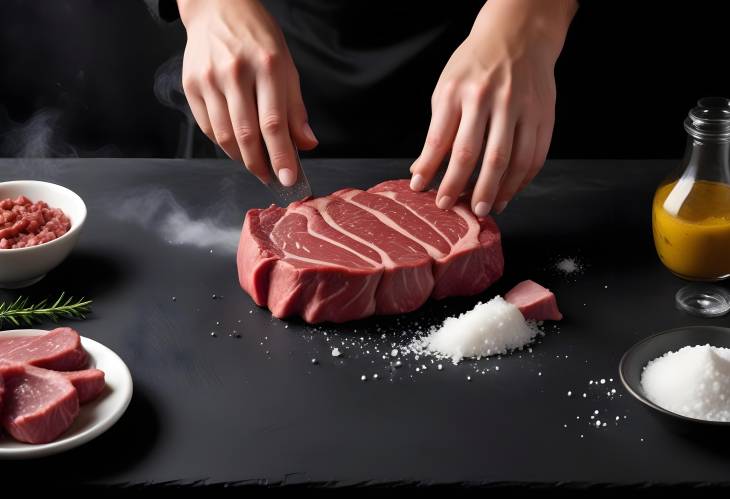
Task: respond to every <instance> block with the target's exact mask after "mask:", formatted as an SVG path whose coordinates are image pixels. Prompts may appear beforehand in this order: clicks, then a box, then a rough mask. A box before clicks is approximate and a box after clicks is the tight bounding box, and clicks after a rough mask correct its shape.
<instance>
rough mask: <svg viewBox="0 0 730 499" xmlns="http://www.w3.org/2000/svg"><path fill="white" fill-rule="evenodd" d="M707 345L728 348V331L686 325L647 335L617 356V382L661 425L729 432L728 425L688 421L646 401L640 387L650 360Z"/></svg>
mask: <svg viewBox="0 0 730 499" xmlns="http://www.w3.org/2000/svg"><path fill="white" fill-rule="evenodd" d="M708 343H709V344H710V345H712V346H714V347H724V348H730V329H728V328H725V327H716V326H686V327H679V328H676V329H670V330H668V331H662V332H661V333H657V334H655V335H652V336H649V337H648V338H645V339H643V340H641V341H640V342H638V343H637V344H635V345H634V346H632V347H631V348H630V349H629V350H628V351H627V352H626V353H625V354H624V356H623V357H621V362H620V363H619V367H618V371H619V377H620V378H621V382H622V383H623V384H624V387H626V390H628V392H629V393H630V394H631V395H633V396H634V398H635V399H636V400H638V401H639V402H641V403H642V404H644V405H646V406H647V407H650V408H651V409H653V410H655V411H657V413H658V414H659V415H660V416H662V417H663V420H664V421H665V422H668V423H671V424H672V425H674V426H675V428H676V427H677V426H676V425H677V424H678V425H680V426H679V427H680V428H684V429H686V427H687V426H688V425H690V424H691V425H694V426H697V425H699V426H702V427H703V428H705V429H710V428H715V429H716V430H719V429H720V428H726V429H730V422H721V421H705V420H703V419H695V418H689V417H687V416H682V415H681V414H677V413H674V412H671V411H668V410H666V409H664V408H662V407H659V406H658V405H656V404H655V403H654V402H652V401H651V400H649V399H648V398H647V396H646V394H645V393H644V389H643V388H642V387H641V373H642V372H643V371H644V367H645V366H646V365H647V364H648V363H649V362H650V361H652V360H654V359H656V358H657V357H660V356H662V355H664V354H665V353H667V352H669V351H670V350H671V351H673V352H676V351H677V350H679V349H680V348H683V347H686V346H695V345H706V344H708Z"/></svg>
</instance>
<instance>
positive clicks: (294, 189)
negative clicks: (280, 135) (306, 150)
mask: <svg viewBox="0 0 730 499" xmlns="http://www.w3.org/2000/svg"><path fill="white" fill-rule="evenodd" d="M294 151H295V152H296V159H297V181H296V183H295V184H294V185H292V186H291V187H285V186H284V185H282V183H281V182H279V178H278V177H277V176H276V174H275V173H274V169H273V167H272V166H271V161H270V160H269V159H268V157H267V158H266V159H267V161H268V164H269V173H270V178H271V180H270V181H269V183H268V184H266V187H268V188H269V191H270V192H271V195H272V196H273V197H274V201H275V202H276V204H278V205H279V206H283V207H286V206H289V204H291V203H293V202H294V201H300V200H302V199H305V198H308V197H310V196H311V195H312V188H311V187H310V185H309V180H307V175H306V174H305V173H304V169H303V168H302V162H301V161H300V160H299V151H297V150H296V149H294Z"/></svg>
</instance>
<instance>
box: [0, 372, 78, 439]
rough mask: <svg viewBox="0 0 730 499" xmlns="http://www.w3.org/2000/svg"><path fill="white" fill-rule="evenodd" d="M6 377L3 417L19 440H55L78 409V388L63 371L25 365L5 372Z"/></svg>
mask: <svg viewBox="0 0 730 499" xmlns="http://www.w3.org/2000/svg"><path fill="white" fill-rule="evenodd" d="M1 365H2V361H0V366H1ZM3 379H4V382H5V396H4V397H3V398H4V403H3V410H2V415H1V416H0V421H1V422H2V426H3V428H4V429H5V431H7V432H8V433H9V434H10V435H12V436H13V438H15V439H16V440H19V441H21V442H26V443H30V444H43V443H48V442H52V441H53V440H55V439H56V438H57V437H58V436H60V435H61V434H62V433H63V432H65V431H66V430H67V429H68V428H69V427H70V426H71V424H72V423H73V422H74V420H75V419H76V416H77V415H78V413H79V397H78V395H77V392H76V389H75V388H74V387H73V385H72V384H71V382H70V381H69V380H68V379H66V378H65V377H64V376H63V375H62V374H61V373H58V372H55V371H49V370H46V369H41V368H38V367H33V366H31V365H25V366H23V367H22V370H21V371H20V372H16V373H13V374H10V375H8V374H7V372H6V373H5V374H4V375H3Z"/></svg>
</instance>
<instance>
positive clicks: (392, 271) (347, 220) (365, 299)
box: [237, 180, 504, 323]
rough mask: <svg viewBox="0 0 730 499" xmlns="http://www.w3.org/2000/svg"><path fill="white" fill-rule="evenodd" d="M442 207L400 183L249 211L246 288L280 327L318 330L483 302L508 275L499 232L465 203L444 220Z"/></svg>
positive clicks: (244, 237)
mask: <svg viewBox="0 0 730 499" xmlns="http://www.w3.org/2000/svg"><path fill="white" fill-rule="evenodd" d="M435 197H436V193H435V192H433V191H428V192H414V191H412V190H411V189H410V188H409V186H408V182H407V181H406V180H391V181H387V182H383V183H381V184H378V185H376V186H375V187H372V188H370V189H368V190H367V191H361V190H358V189H344V190H341V191H337V192H335V193H333V194H331V195H329V196H325V197H321V198H314V199H308V200H305V201H300V202H296V203H292V204H291V205H290V206H289V207H288V208H286V209H284V208H280V207H277V206H273V205H272V206H271V207H269V208H266V209H254V210H249V211H248V213H246V218H245V221H244V224H243V230H242V233H241V239H240V242H239V247H238V255H237V265H238V276H239V281H240V283H241V286H242V287H243V289H244V290H245V291H246V292H247V293H248V294H249V295H251V297H252V298H253V300H254V301H255V302H256V304H258V305H260V306H266V307H268V308H269V309H270V310H271V312H272V314H273V315H274V316H275V317H279V318H284V317H291V316H300V317H302V318H303V319H304V320H305V321H307V322H309V323H319V322H346V321H351V320H355V319H361V318H364V317H368V316H370V315H373V314H382V315H390V314H400V313H405V312H411V311H413V310H415V309H417V308H419V307H420V306H421V305H423V304H424V303H425V302H426V301H427V300H428V299H429V298H433V299H437V300H438V299H442V298H446V297H449V296H468V295H473V294H477V293H480V292H482V291H484V290H485V289H486V288H487V287H488V286H489V285H491V284H492V283H493V282H494V281H496V280H497V279H498V278H499V277H500V276H501V275H502V272H503V269H504V260H503V255H502V246H501V240H500V233H499V229H498V228H497V225H496V223H495V222H494V220H493V219H492V218H491V217H485V218H477V217H476V216H475V215H473V214H472V212H471V210H470V209H469V205H468V204H467V202H466V201H465V200H463V199H462V200H460V201H459V202H458V203H457V204H456V205H455V206H454V207H453V208H452V209H450V210H441V209H439V208H437V207H436V205H435Z"/></svg>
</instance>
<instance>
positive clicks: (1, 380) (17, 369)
mask: <svg viewBox="0 0 730 499" xmlns="http://www.w3.org/2000/svg"><path fill="white" fill-rule="evenodd" d="M23 372H24V371H23V366H22V365H21V364H9V363H6V362H3V361H0V415H2V413H3V396H4V395H5V378H8V377H10V376H15V375H17V374H22V373H23Z"/></svg>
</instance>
